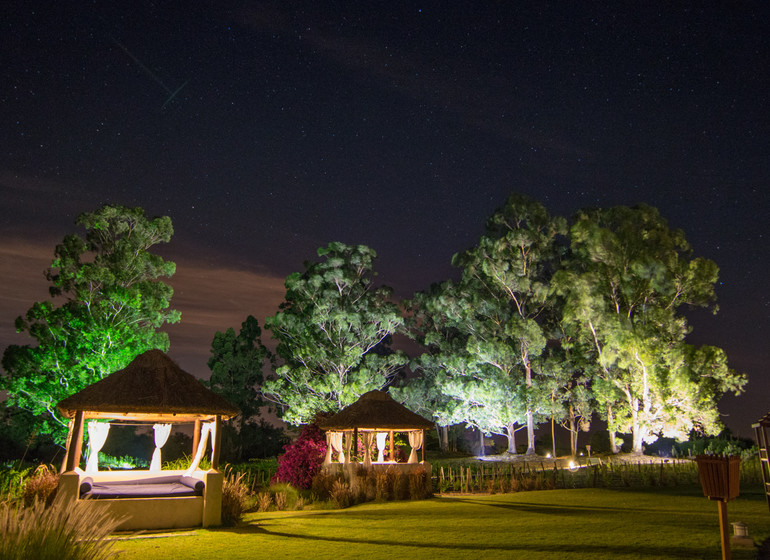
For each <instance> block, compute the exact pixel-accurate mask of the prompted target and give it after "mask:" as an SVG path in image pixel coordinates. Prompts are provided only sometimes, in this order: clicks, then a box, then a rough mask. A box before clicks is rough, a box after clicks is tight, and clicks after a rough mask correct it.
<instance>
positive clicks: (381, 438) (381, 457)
mask: <svg viewBox="0 0 770 560" xmlns="http://www.w3.org/2000/svg"><path fill="white" fill-rule="evenodd" d="M387 437H388V432H377V462H378V463H383V462H385V443H386V440H387Z"/></svg>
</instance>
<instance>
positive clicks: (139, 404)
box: [58, 350, 240, 418]
mask: <svg viewBox="0 0 770 560" xmlns="http://www.w3.org/2000/svg"><path fill="white" fill-rule="evenodd" d="M58 407H59V411H60V412H61V413H62V414H63V415H64V416H66V417H68V418H72V417H73V416H74V415H75V412H76V411H78V410H82V411H84V412H86V413H87V416H91V417H94V416H107V415H115V416H118V415H125V416H168V415H184V416H188V417H189V416H196V417H197V416H206V415H208V416H215V415H221V416H224V417H231V416H235V415H237V414H238V413H239V412H240V411H239V410H238V409H237V408H236V407H234V406H233V405H231V404H230V403H229V402H227V401H226V400H225V399H224V398H222V397H221V396H220V395H217V394H216V393H214V392H213V391H211V390H210V389H208V388H206V387H204V386H203V384H202V383H201V382H200V381H198V379H196V378H195V377H193V376H192V375H191V374H189V373H187V372H185V371H183V370H182V369H181V368H180V367H179V366H178V365H177V364H176V363H175V362H174V361H173V360H172V359H171V358H169V357H168V356H166V354H164V353H163V352H161V351H160V350H149V351H148V352H145V353H144V354H140V355H139V356H137V357H136V358H134V360H133V361H132V362H131V363H130V364H128V366H126V367H125V368H124V369H122V370H120V371H116V372H115V373H113V374H110V375H108V376H107V377H105V378H104V379H102V380H101V381H97V382H96V383H94V384H93V385H89V386H88V387H86V388H85V389H83V390H82V391H80V392H78V393H75V394H74V395H72V396H70V397H67V398H66V399H64V400H63V401H61V402H60V403H59V405H58ZM88 413H90V414H88Z"/></svg>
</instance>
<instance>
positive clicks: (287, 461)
mask: <svg viewBox="0 0 770 560" xmlns="http://www.w3.org/2000/svg"><path fill="white" fill-rule="evenodd" d="M283 449H284V451H286V453H284V454H283V455H281V456H280V457H279V458H278V471H277V472H276V473H275V476H273V480H272V481H273V482H287V483H289V484H291V485H292V486H294V487H295V488H301V489H303V490H309V489H310V488H311V486H312V484H313V477H314V476H315V475H316V473H317V472H318V471H320V470H321V465H323V462H324V457H325V456H326V437H325V436H324V434H323V432H321V430H320V428H319V427H318V426H317V425H315V424H308V425H307V426H305V427H304V429H303V430H302V433H301V434H300V435H299V437H298V438H297V441H295V442H294V443H290V444H288V445H285V446H284V448H283Z"/></svg>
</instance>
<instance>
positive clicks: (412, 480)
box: [407, 467, 433, 500]
mask: <svg viewBox="0 0 770 560" xmlns="http://www.w3.org/2000/svg"><path fill="white" fill-rule="evenodd" d="M407 476H408V478H409V497H410V498H411V499H412V500H423V499H425V498H429V497H430V496H431V495H432V494H433V487H432V484H433V483H432V481H431V479H430V476H428V471H426V470H425V467H419V468H418V469H416V470H415V471H414V472H412V473H411V474H409V475H407Z"/></svg>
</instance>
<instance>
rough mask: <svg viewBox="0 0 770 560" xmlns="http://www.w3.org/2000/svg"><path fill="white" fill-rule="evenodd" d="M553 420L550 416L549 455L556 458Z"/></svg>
mask: <svg viewBox="0 0 770 560" xmlns="http://www.w3.org/2000/svg"><path fill="white" fill-rule="evenodd" d="M554 424H555V420H554V417H553V416H551V457H553V458H554V459H555V458H556V428H555V426H554Z"/></svg>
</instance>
